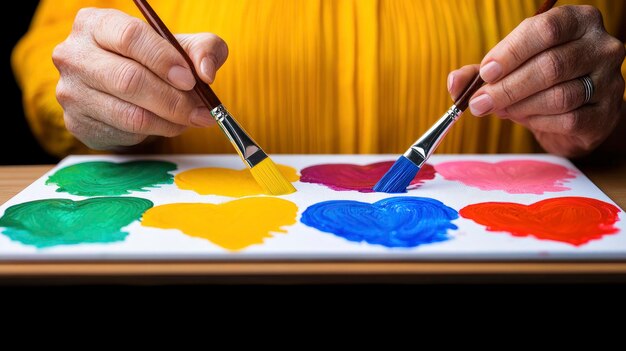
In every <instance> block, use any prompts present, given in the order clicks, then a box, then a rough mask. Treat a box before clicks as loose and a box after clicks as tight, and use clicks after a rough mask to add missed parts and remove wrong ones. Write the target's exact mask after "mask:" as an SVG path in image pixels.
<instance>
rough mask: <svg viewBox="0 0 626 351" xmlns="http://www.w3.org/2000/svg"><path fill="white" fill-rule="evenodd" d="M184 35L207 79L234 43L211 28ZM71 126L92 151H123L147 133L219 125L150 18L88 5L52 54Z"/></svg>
mask: <svg viewBox="0 0 626 351" xmlns="http://www.w3.org/2000/svg"><path fill="white" fill-rule="evenodd" d="M177 39H178V40H179V41H180V43H181V45H182V46H183V48H184V49H185V50H186V51H187V53H188V54H189V56H190V57H191V58H192V61H193V62H194V66H195V69H196V70H197V72H198V74H199V75H200V77H201V78H202V80H204V81H205V82H207V83H212V82H213V80H214V79H215V73H216V70H217V69H219V67H220V66H221V65H222V64H223V63H224V61H226V58H227V56H228V47H227V46H226V43H225V42H224V41H223V40H222V39H220V38H218V37H217V36H215V35H213V34H209V33H203V34H192V35H179V36H177ZM52 59H53V61H54V64H55V66H56V67H57V69H58V70H59V72H60V73H61V78H60V80H59V82H58V85H57V99H58V100H59V102H60V103H61V105H62V106H63V110H64V112H65V114H64V118H65V124H66V127H67V129H68V130H69V131H70V132H71V133H72V134H74V135H75V136H76V137H77V138H78V139H79V140H81V141H82V142H83V143H85V144H86V145H87V146H89V147H90V148H92V149H99V150H105V149H116V148H120V147H125V146H131V145H136V144H139V143H141V142H142V141H143V140H145V139H146V138H147V137H148V136H152V135H156V136H165V137H172V136H176V135H179V134H181V133H182V132H183V131H184V130H185V129H186V128H188V127H190V126H195V127H206V126H208V125H211V124H212V123H214V120H213V117H212V116H211V114H210V112H209V110H208V109H207V108H206V107H205V106H204V105H203V104H202V103H201V101H200V99H199V98H198V97H197V96H196V94H195V93H194V92H193V91H190V90H191V89H193V87H194V86H195V80H194V77H193V75H192V73H191V70H190V69H189V65H188V64H187V63H186V61H185V60H184V59H183V57H182V56H181V55H180V54H179V53H178V51H176V49H175V48H174V47H173V46H172V45H171V44H169V43H168V42H167V41H166V40H165V39H163V38H161V37H160V36H159V35H158V34H157V33H156V32H155V31H154V30H153V29H152V28H151V27H150V26H149V25H148V24H147V23H145V22H143V21H141V20H139V19H137V18H134V17H131V16H128V15H126V14H124V13H122V12H120V11H117V10H103V9H83V10H81V11H80V12H79V13H78V15H77V16H76V19H75V21H74V26H73V29H72V32H71V34H70V35H69V37H68V38H67V39H66V40H65V41H64V42H63V43H61V44H59V45H58V46H57V47H56V48H55V50H54V53H53V55H52Z"/></svg>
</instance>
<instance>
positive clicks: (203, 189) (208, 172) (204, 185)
mask: <svg viewBox="0 0 626 351" xmlns="http://www.w3.org/2000/svg"><path fill="white" fill-rule="evenodd" d="M276 167H277V168H278V171H279V172H280V173H282V175H283V176H285V178H286V179H287V180H288V181H290V182H296V181H298V179H299V177H298V174H297V173H296V170H295V169H294V168H292V167H288V166H283V165H276ZM174 181H175V182H176V185H177V186H178V187H179V188H180V189H183V190H192V191H195V192H196V193H198V194H200V195H221V196H230V197H243V196H253V195H262V194H265V191H264V190H263V189H262V188H261V186H260V185H259V184H258V183H257V182H256V180H254V177H252V173H250V170H249V169H247V168H246V169H242V170H235V169H228V168H217V167H209V168H195V169H191V170H188V171H184V172H181V173H178V174H177V175H176V177H175V178H174Z"/></svg>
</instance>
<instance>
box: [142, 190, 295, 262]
mask: <svg viewBox="0 0 626 351" xmlns="http://www.w3.org/2000/svg"><path fill="white" fill-rule="evenodd" d="M297 213H298V207H297V206H296V205H295V204H294V203H293V202H290V201H287V200H283V199H279V198H272V197H250V198H244V199H239V200H234V201H230V202H226V203H223V204H219V205H214V204H203V203H179V204H168V205H162V206H156V207H154V208H152V209H150V210H148V211H147V212H146V213H145V214H144V216H143V219H142V222H141V224H142V225H143V226H145V227H154V228H161V229H178V230H180V231H181V232H183V233H184V234H186V235H188V236H191V237H196V238H202V239H206V240H209V241H210V242H212V243H214V244H216V245H218V246H221V247H223V248H225V249H227V250H231V251H238V250H243V249H245V248H246V247H248V246H250V245H254V244H262V243H263V241H264V240H265V239H266V238H271V237H272V233H286V230H284V229H282V227H284V226H289V225H292V224H294V223H296V215H297Z"/></svg>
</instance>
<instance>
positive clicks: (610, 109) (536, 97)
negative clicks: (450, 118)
mask: <svg viewBox="0 0 626 351" xmlns="http://www.w3.org/2000/svg"><path fill="white" fill-rule="evenodd" d="M624 55H625V50H624V44H623V43H622V42H621V41H619V40H618V39H616V38H614V37H612V36H610V35H609V34H608V33H607V32H606V30H605V29H604V25H603V22H602V15H601V14H600V11H599V10H597V9H596V8H594V7H591V6H562V7H557V8H554V9H552V10H550V11H548V12H546V13H544V14H541V15H538V16H535V17H531V18H528V19H526V20H524V21H523V22H522V23H521V24H520V25H519V26H518V27H517V28H516V29H515V30H514V31H513V32H511V33H510V34H509V35H508V36H507V37H506V38H504V40H502V41H501V42H500V43H498V44H497V45H496V46H495V47H494V48H493V49H492V50H491V51H490V52H489V53H488V54H487V55H486V56H485V58H484V59H483V61H482V63H481V64H480V66H479V65H470V66H465V67H462V68H460V69H459V70H456V71H454V72H451V73H450V75H449V76H448V90H449V91H450V93H451V94H452V97H453V98H454V99H457V98H458V96H459V95H460V94H461V93H462V91H463V89H465V87H466V86H467V85H468V84H469V82H470V80H471V79H472V77H473V76H474V75H475V74H476V72H477V71H478V70H480V75H481V77H482V78H483V79H484V80H485V82H487V83H488V84H487V85H485V86H483V87H482V88H481V89H480V90H479V91H478V92H476V94H474V96H473V97H472V99H471V100H470V106H469V108H470V110H471V111H472V114H474V115H475V116H484V115H487V114H490V113H495V114H496V115H498V116H500V117H502V118H508V119H511V120H513V121H515V122H517V123H520V124H522V125H524V126H526V127H527V128H528V129H530V130H531V131H532V132H533V134H534V135H535V137H536V138H537V140H538V141H539V143H540V144H541V146H542V147H543V148H544V149H545V150H546V151H548V152H551V153H554V154H558V155H563V156H570V157H571V156H580V155H583V154H585V153H588V152H590V151H591V150H593V149H594V148H596V147H597V146H598V145H599V144H600V143H602V141H603V140H604V139H606V137H607V136H608V135H609V134H610V133H611V131H612V130H613V129H614V128H615V125H616V124H617V121H618V120H619V118H620V108H621V105H622V103H623V96H624V79H623V78H622V75H621V72H620V67H621V64H622V62H623V61H624ZM587 75H588V76H589V77H590V78H591V80H592V81H593V85H594V87H595V93H594V94H593V96H592V98H591V100H590V101H589V102H588V103H585V89H584V85H583V83H582V81H581V80H580V78H581V77H584V76H587Z"/></svg>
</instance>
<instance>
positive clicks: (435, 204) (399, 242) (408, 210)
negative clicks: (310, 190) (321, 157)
mask: <svg viewBox="0 0 626 351" xmlns="http://www.w3.org/2000/svg"><path fill="white" fill-rule="evenodd" d="M458 217H459V215H458V213H457V212H456V211H455V210H453V209H452V208H450V207H447V206H446V205H444V204H443V203H441V202H439V201H437V200H434V199H429V198H423V197H392V198H388V199H384V200H381V201H378V202H375V203H373V204H369V203H364V202H358V201H348V200H335V201H326V202H321V203H318V204H315V205H313V206H311V207H309V208H307V209H306V211H304V213H303V214H302V219H301V221H302V223H304V224H306V225H308V226H310V227H313V228H316V229H318V230H321V231H323V232H328V233H332V234H335V235H337V236H340V237H342V238H345V239H347V240H350V241H356V242H363V241H364V242H367V243H369V244H374V245H382V246H386V247H415V246H419V245H423V244H428V243H434V242H439V241H446V240H448V239H449V237H448V235H447V232H448V230H449V229H457V226H456V225H454V224H453V223H452V220H454V219H457V218H458Z"/></svg>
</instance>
